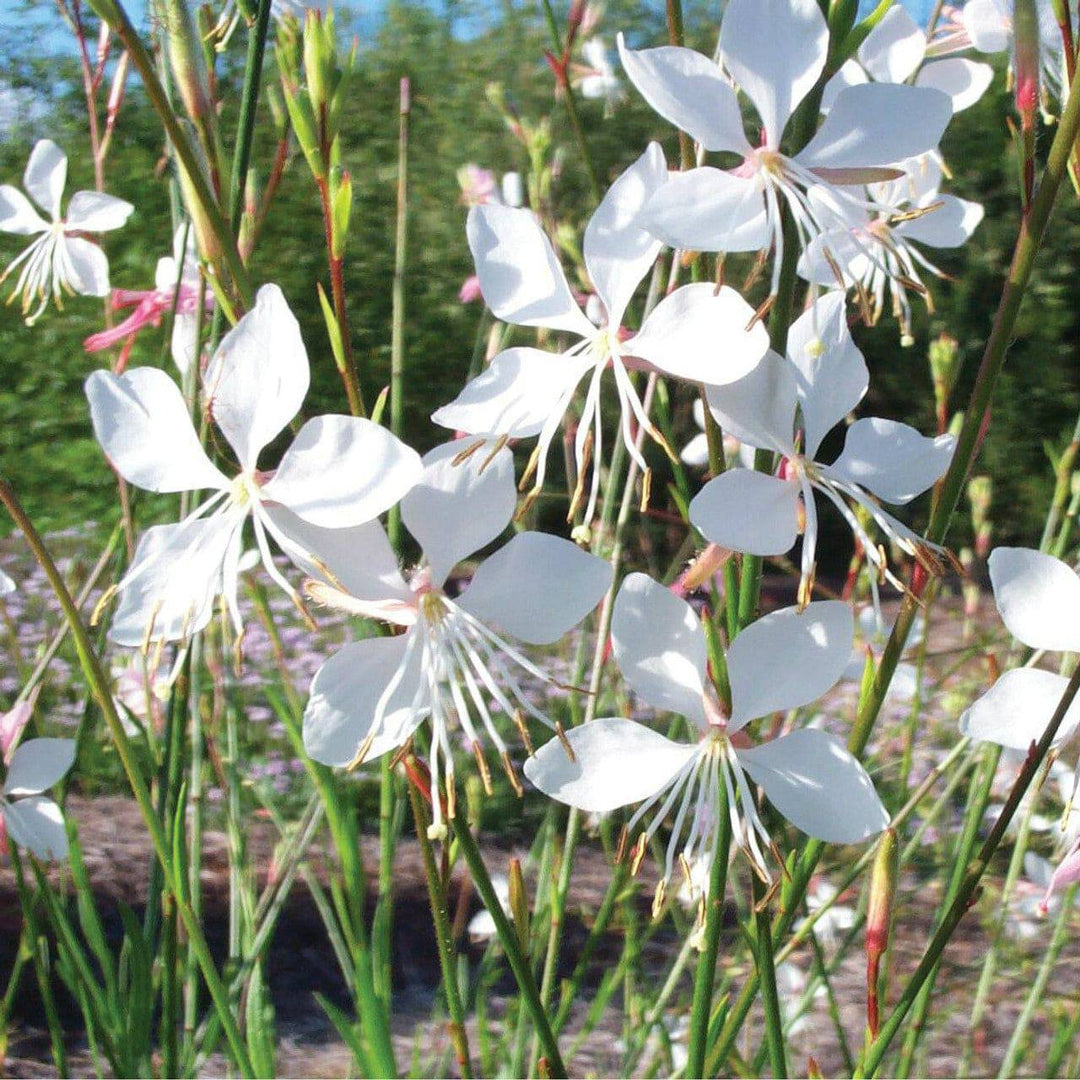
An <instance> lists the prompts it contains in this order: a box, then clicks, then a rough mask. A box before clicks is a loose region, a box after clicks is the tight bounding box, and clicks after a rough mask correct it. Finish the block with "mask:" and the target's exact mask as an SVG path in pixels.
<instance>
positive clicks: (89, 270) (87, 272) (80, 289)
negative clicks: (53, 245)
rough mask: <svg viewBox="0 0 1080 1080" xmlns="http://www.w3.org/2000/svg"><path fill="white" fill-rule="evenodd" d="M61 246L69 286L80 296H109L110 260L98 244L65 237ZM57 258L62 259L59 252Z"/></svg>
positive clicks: (78, 238) (75, 237) (64, 272)
mask: <svg viewBox="0 0 1080 1080" xmlns="http://www.w3.org/2000/svg"><path fill="white" fill-rule="evenodd" d="M60 244H61V245H62V246H63V259H64V262H65V264H66V266H65V268H64V270H63V271H62V277H63V278H64V280H65V281H66V282H67V284H68V285H70V286H71V288H72V289H73V290H74V291H75V292H76V293H78V294H79V296H108V294H109V260H108V259H107V258H106V257H105V252H104V251H102V250H101V248H99V247H98V246H97V244H92V243H91V242H90V241H89V240H83V239H82V238H81V237H78V236H65V237H64V238H63V239H62V240H61V241H60ZM58 246H59V245H58ZM57 257H60V253H59V251H58V252H57Z"/></svg>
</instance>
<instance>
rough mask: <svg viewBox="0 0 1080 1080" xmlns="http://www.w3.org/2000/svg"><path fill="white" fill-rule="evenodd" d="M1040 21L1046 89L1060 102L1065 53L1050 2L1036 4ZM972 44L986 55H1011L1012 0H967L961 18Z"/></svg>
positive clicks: (1042, 1) (1042, 64)
mask: <svg viewBox="0 0 1080 1080" xmlns="http://www.w3.org/2000/svg"><path fill="white" fill-rule="evenodd" d="M1035 13H1036V16H1037V18H1038V21H1039V67H1040V69H1041V71H1040V76H1041V81H1042V85H1043V87H1044V89H1045V90H1046V91H1048V92H1049V94H1050V96H1052V97H1055V98H1058V99H1059V100H1060V98H1061V92H1062V89H1063V88H1064V87H1065V86H1067V77H1066V69H1065V50H1064V47H1063V45H1062V42H1061V31H1060V29H1059V28H1058V25H1057V19H1056V18H1055V17H1054V8H1053V5H1052V4H1051V2H1050V0H1035ZM960 18H961V21H962V22H963V25H964V29H965V30H966V31H967V36H968V39H969V40H970V42H971V44H972V45H973V46H974V47H975V48H976V49H977V50H978V51H979V52H983V53H999V52H1006V51H1008V52H1010V53H1011V52H1012V49H1013V44H1014V42H1013V0H968V2H967V3H966V4H965V5H964V10H963V11H962V12H961V15H960Z"/></svg>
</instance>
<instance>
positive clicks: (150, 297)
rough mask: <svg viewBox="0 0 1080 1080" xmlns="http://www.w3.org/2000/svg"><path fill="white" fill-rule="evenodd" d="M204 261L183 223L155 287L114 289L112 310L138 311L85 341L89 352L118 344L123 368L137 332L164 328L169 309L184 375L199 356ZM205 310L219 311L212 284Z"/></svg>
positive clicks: (160, 266) (176, 353) (119, 368)
mask: <svg viewBox="0 0 1080 1080" xmlns="http://www.w3.org/2000/svg"><path fill="white" fill-rule="evenodd" d="M199 292H200V287H199V262H198V259H197V257H196V254H195V232H194V230H193V229H192V228H191V227H190V226H188V225H181V226H180V227H179V228H178V229H177V230H176V235H175V236H174V237H173V254H172V255H165V256H163V257H162V258H160V259H158V263H157V270H156V271H155V273H154V287H153V288H152V289H146V290H137V289H114V290H113V294H112V301H111V303H112V309H113V311H123V310H124V309H125V308H134V309H135V310H134V311H133V312H132V313H131V314H130V315H129V316H128V317H127V318H126V319H124V321H123V322H121V323H119V324H118V325H117V326H114V327H112V328H111V329H108V330H102V331H100V332H99V333H96V334H91V335H90V336H89V337H88V338H87V339H86V340H85V341H84V342H83V348H84V349H86V351H87V352H90V353H92V352H98V351H100V350H101V349H107V348H110V347H111V346H113V345H116V344H117V343H118V342H123V343H124V347H123V350H122V351H121V353H120V362H119V364H118V365H117V371H123V370H124V367H125V365H126V364H127V358H128V356H129V354H130V353H131V347H132V345H134V344H135V335H136V334H138V332H139V331H140V330H141V329H142V328H143V327H144V326H160V325H161V320H162V318H163V317H164V316H165V314H166V313H168V312H170V311H172V312H173V313H174V314H173V330H172V342H171V346H172V356H173V360H174V361H175V362H176V366H177V367H178V368H179V369H180V371H181V373H186V372H187V370H188V368H189V367H190V366H191V364H192V362H193V361H194V358H195V350H196V347H197V346H196V342H195V340H194V339H195V331H196V329H197V326H198V318H197V316H198V313H199ZM203 292H204V297H203V304H204V310H205V311H207V312H211V311H213V310H214V294H213V293H212V292H211V291H210V289H209V288H207V289H205V290H203Z"/></svg>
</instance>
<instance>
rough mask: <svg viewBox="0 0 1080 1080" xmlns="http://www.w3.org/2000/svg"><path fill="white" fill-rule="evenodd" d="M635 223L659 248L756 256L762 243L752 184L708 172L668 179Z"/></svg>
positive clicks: (761, 202) (761, 205) (760, 202)
mask: <svg viewBox="0 0 1080 1080" xmlns="http://www.w3.org/2000/svg"><path fill="white" fill-rule="evenodd" d="M641 221H642V224H643V225H644V226H645V228H647V229H648V230H649V231H650V232H651V233H653V235H654V236H658V237H659V238H660V239H661V240H663V241H664V243H665V244H669V245H670V246H671V247H673V248H680V249H682V250H686V251H758V250H759V249H760V248H763V247H764V246H765V244H766V242H767V240H768V233H767V230H766V224H767V219H766V216H765V197H764V195H763V194H762V190H761V185H760V184H759V183H758V181H757V178H756V177H753V176H751V177H745V176H736V175H735V174H734V173H729V172H723V171H722V170H720V169H714V168H712V167H710V166H705V167H703V168H700V169H690V170H688V171H687V172H682V173H673V174H672V175H671V177H670V179H669V180H668V182H667V183H666V184H665V185H664V186H663V187H662V188H660V190H659V191H657V193H656V194H655V195H654V196H653V197H652V198H651V199H650V200H649V201H648V203H647V204H646V206H645V209H644V210H643V211H642V218H641Z"/></svg>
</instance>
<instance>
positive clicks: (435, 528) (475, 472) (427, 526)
mask: <svg viewBox="0 0 1080 1080" xmlns="http://www.w3.org/2000/svg"><path fill="white" fill-rule="evenodd" d="M468 445H469V444H468V442H465V441H458V442H451V443H444V444H443V445H442V446H437V447H436V448H435V449H434V450H432V451H430V452H429V453H427V454H425V455H424V459H423V462H424V472H423V475H422V476H421V477H420V480H419V482H418V483H417V484H416V485H415V487H413V488H412V490H411V491H410V492H409V493H408V495H406V496H405V498H404V499H402V500H401V520H402V521H403V522H404V523H405V528H406V529H408V530H409V532H410V533H412V535H413V537H414V538H415V539H416V540H417V542H418V543H419V544H420V547H421V548H423V551H424V555H425V556H426V557H427V561H428V565H429V566H430V567H431V582H432V585H434V586H435V587H436V588H437V587H439V586H441V585H442V583H443V582H444V581H445V580H446V577H447V575H448V574H449V573H450V571H451V570H453V569H454V567H455V566H456V565H457V564H458V563H459V562H461V560H462V559H464V558H465V557H466V556H468V555H472V554H473V552H475V551H479V549H480V548H482V547H483V546H484V545H485V544H489V543H491V541H492V540H494V539H495V538H496V537H497V536H498V535H499V534H500V533H501V532H502V531H503V529H505V528H506V526H507V525H509V524H510V519H511V518H512V517H513V516H514V507H515V505H516V504H517V488H516V486H515V484H514V457H513V455H512V454H511V453H510V451H509V450H507V449H505V448H503V449H502V450H500V451H499V452H498V453H497V454H495V455H494V457H491V456H490V454H489V451H488V450H487V449H486V448H484V447H481V449H480V450H479V451H477V452H476V453H474V454H473V455H472V456H471V457H469V458H468V459H467V460H466V461H463V462H461V463H460V464H459V465H455V464H454V458H455V457H456V456H457V455H458V454H459V453H461V451H462V450H465V449H467V448H468ZM489 459H490V460H489Z"/></svg>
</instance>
